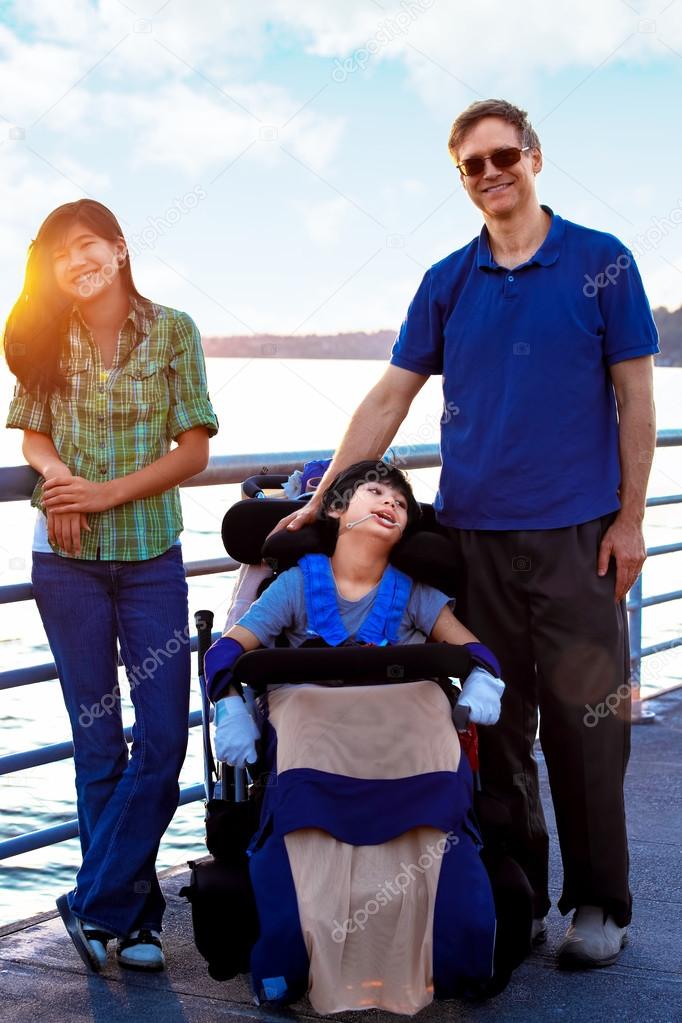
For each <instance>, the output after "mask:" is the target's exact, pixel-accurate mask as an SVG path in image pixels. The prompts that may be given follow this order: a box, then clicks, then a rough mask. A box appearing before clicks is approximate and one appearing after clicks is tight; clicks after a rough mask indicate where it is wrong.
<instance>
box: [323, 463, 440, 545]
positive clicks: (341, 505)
mask: <svg viewBox="0 0 682 1023" xmlns="http://www.w3.org/2000/svg"><path fill="white" fill-rule="evenodd" d="M362 483H385V484H386V486H389V487H392V488H393V490H396V491H397V492H398V493H399V494H402V496H403V497H404V498H405V500H406V502H407V526H406V527H405V534H404V535H407V534H408V533H409V532H411V530H412V529H413V528H414V526H415V525H416V523H417V522H418V521H419V519H420V518H421V508H420V507H419V502H418V501H417V499H416V497H415V496H414V494H413V493H412V487H411V486H410V483H409V481H408V479H407V477H406V475H405V473H404V472H402V471H401V470H400V469H397V468H396V467H395V466H394V465H389V464H388V463H387V462H384V461H382V460H381V459H380V460H379V461H377V460H376V459H373V458H368V459H366V460H365V461H364V462H356V463H355V464H354V465H349V466H348V468H347V469H344V470H343V471H342V472H340V473H339V474H338V476H336V477H335V478H334V479H333V480H332V482H331V483H330V484H329V487H328V488H327V489H326V490H325V492H324V495H323V497H322V506H321V509H320V519H323V520H326V521H327V522H330V523H334V525H337V523H336V520H335V519H334V518H333V517H330V515H329V512H330V511H335V512H343V511H345V510H346V508H347V507H348V505H349V504H350V502H351V498H352V497H353V495H354V493H355V491H356V490H357V489H358V487H359V486H360V485H361V484H362Z"/></svg>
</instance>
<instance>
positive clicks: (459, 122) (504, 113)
mask: <svg viewBox="0 0 682 1023" xmlns="http://www.w3.org/2000/svg"><path fill="white" fill-rule="evenodd" d="M484 117H499V118H500V119H501V120H503V121H506V122H507V124H512V125H513V126H514V127H515V128H516V130H517V132H518V134H519V143H520V145H521V147H522V148H524V147H525V146H532V148H533V149H540V139H539V138H538V136H537V134H536V132H535V129H534V128H533V125H532V124H531V123H530V121H529V120H528V114H527V113H526V111H525V110H521V108H520V107H515V106H514V104H513V103H507V101H506V100H504V99H482V100H477V102H476V103H472V104H471V106H468V107H467V108H466V110H463V111H462V113H461V114H460V115H459V117H457V118H456V119H455V122H454V124H453V125H452V128H451V130H450V138H449V139H448V149H449V150H450V155H451V156H452V158H453V160H454V161H455V163H457V160H458V158H459V157H458V154H459V149H460V146H461V145H462V142H463V141H464V139H465V137H466V136H467V135H468V134H469V132H470V131H471V129H472V128H473V127H474V125H475V124H478V122H479V121H481V120H483V118H484Z"/></svg>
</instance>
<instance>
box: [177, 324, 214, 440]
mask: <svg viewBox="0 0 682 1023" xmlns="http://www.w3.org/2000/svg"><path fill="white" fill-rule="evenodd" d="M169 386H170V409H169V413H168V435H169V436H170V437H171V438H173V439H174V438H176V437H178V436H179V435H180V434H181V433H185V431H186V430H191V429H193V428H194V427H195V426H205V427H206V429H207V430H208V435H209V437H213V436H214V435H215V434H216V433H217V432H218V420H217V418H216V414H215V412H214V411H213V406H212V405H211V401H210V398H209V396H208V390H207V384H206V363H205V361H204V352H203V348H202V347H201V335H200V334H199V331H198V329H197V326H196V324H195V323H194V321H193V320H192V319H191V318H190V317H189V316H188V315H187V314H186V313H182V314H180V315H179V316H178V318H177V319H176V321H175V325H174V328H173V355H172V358H171V363H170V377H169Z"/></svg>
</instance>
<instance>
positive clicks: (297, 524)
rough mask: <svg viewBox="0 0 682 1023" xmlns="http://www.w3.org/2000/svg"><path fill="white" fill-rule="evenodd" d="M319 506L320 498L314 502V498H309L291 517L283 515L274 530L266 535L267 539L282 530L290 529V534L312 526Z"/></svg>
mask: <svg viewBox="0 0 682 1023" xmlns="http://www.w3.org/2000/svg"><path fill="white" fill-rule="evenodd" d="M321 504H322V500H321V498H319V499H318V500H316V499H315V498H314V497H311V499H310V500H309V501H306V503H305V504H304V505H301V507H300V509H299V510H298V511H295V512H292V513H291V515H285V516H284V518H283V519H280V521H279V522H278V523H277V525H276V526H275V528H274V529H272V530H271V531H270V532H269V533H268V537H270V536H272V535H273V534H274V533H279V532H280V530H282V529H290V530H291V531H292V532H295V531H296V530H298V529H302V528H303V526H310V525H312V524H313V522H315V520H316V519H317V515H318V512H319V510H320V507H321ZM266 539H267V537H266Z"/></svg>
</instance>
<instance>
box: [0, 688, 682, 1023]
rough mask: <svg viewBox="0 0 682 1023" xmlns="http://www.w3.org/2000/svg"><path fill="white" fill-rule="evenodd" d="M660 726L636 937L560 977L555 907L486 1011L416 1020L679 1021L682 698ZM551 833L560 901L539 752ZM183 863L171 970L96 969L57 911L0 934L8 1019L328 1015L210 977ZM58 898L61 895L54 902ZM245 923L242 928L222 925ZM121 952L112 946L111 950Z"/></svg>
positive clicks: (362, 1016)
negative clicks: (260, 1002) (543, 939)
mask: <svg viewBox="0 0 682 1023" xmlns="http://www.w3.org/2000/svg"><path fill="white" fill-rule="evenodd" d="M647 706H648V707H649V708H650V709H653V710H655V711H656V714H657V716H658V720H657V722H656V723H655V724H652V725H647V726H639V727H636V728H633V743H632V757H631V760H630V767H629V770H628V777H627V782H626V798H627V808H628V826H629V834H630V850H631V857H632V890H633V895H634V901H635V907H634V920H633V923H632V926H631V928H630V941H629V944H628V946H627V947H626V948H625V949H624V951H623V953H622V954H621V956H620V958H619V960H618V962H617V963H616V964H615V965H614V966H611V967H608V968H607V969H602V970H592V971H585V972H579V973H566V972H562V971H560V970H558V969H557V968H556V965H555V961H554V950H555V948H556V946H557V945H558V943H559V941H560V939H561V937H562V935H563V933H564V930H565V927H566V925H567V920H565V919H563V918H562V917H561V916H560V915H559V914H558V912H557V911H556V909H553V910H552V912H551V914H550V917H549V940H548V942H547V944H546V945H545V946H543V947H541V948H540V949H539V950H537V951H535V952H533V954H532V955H531V957H530V958H529V959H528V960H527V961H526V962H525V963H524V964H523V965H522V966H521V967H520V968H519V969H518V970H517V971H516V973H515V974H514V976H513V978H512V980H511V983H510V984H509V986H508V987H507V989H506V990H505V991H504V992H503V993H502V994H501V995H499V996H498V997H497V998H494V999H492V1000H491V1001H489V1002H486V1003H483V1004H480V1005H466V1004H463V1003H461V1002H434V1003H433V1004H432V1005H431V1006H429V1007H427V1008H426V1009H424V1010H423V1011H422V1012H421V1013H420V1014H419V1015H418V1016H417V1017H413V1018H415V1019H416V1020H418V1023H435V1021H441V1020H443V1021H445V1020H447V1021H453V1023H459V1021H460V1020H462V1021H472V1023H479V1021H480V1023H535V1021H538V1023H554V1021H556V1023H634V1021H637V1023H642V1021H645V1023H681V1021H682V954H681V952H682V863H681V856H680V853H681V850H682V692H680V691H678V692H675V693H670V694H668V695H667V696H663V697H660V698H659V699H657V700H655V701H650V703H649V704H648V705H647ZM538 758H539V760H540V767H541V773H542V779H543V795H544V803H545V808H546V812H547V817H548V823H549V825H550V829H551V832H552V863H551V876H552V879H553V886H552V895H553V897H554V898H557V897H558V894H559V885H560V879H561V863H560V859H559V853H558V846H557V841H556V832H555V830H554V820H553V816H552V812H551V800H550V798H549V790H548V786H547V777H546V771H545V768H544V763H543V761H542V755H541V753H538ZM187 876H188V873H187V870H186V868H177V869H176V870H174V871H171V872H169V873H168V874H166V876H165V878H164V881H163V884H164V890H165V893H166V898H167V900H168V912H167V915H166V918H165V930H164V948H165V952H166V959H167V963H168V970H167V972H165V973H162V974H153V975H149V976H147V975H144V974H140V973H134V972H131V971H125V970H122V969H120V968H119V967H118V966H117V964H116V962H115V959H114V958H113V955H112V954H111V953H110V961H109V963H108V965H107V967H106V969H105V970H104V971H103V972H102V973H101V974H99V975H94V974H89V973H88V972H87V971H86V968H85V966H84V965H83V964H82V963H81V960H80V959H79V958H78V955H77V954H76V951H75V949H74V948H73V946H72V944H71V942H70V940H69V938H68V937H67V935H66V931H65V930H64V927H63V925H62V923H61V920H60V919H59V918H58V917H57V915H56V911H55V913H54V914H48V915H46V916H43V917H39V918H34V919H32V920H27V921H23V922H20V923H16V924H12V925H10V926H9V927H5V928H4V929H2V930H0V1020H8V1021H10V1020H11V1021H12V1023H39V1021H46V1023H81V1021H83V1023H85V1021H95V1023H119V1021H126V1023H127V1021H131V1020H136V1021H137V1020H140V1021H141V1023H217V1021H220V1020H226V1021H229V1020H254V1021H258V1020H260V1021H271V1020H275V1019H276V1020H299V1019H300V1020H306V1019H313V1018H315V1019H319V1018H320V1017H318V1016H317V1014H316V1013H315V1012H314V1011H313V1010H312V1009H311V1007H310V1005H309V1004H308V1003H307V1002H305V1001H303V1002H300V1003H298V1004H297V1005H296V1006H295V1007H294V1009H291V1010H288V1011H279V1012H278V1011H275V1010H271V1009H265V1008H258V1007H256V1006H255V1005H254V1004H253V998H252V994H251V990H250V987H249V983H248V978H247V977H240V978H237V979H236V980H233V981H229V982H227V983H218V982H216V981H214V980H211V978H210V977H209V976H208V974H207V972H206V968H205V964H204V961H203V960H202V959H201V957H200V956H199V954H198V952H197V951H196V948H195V947H194V941H193V937H192V924H191V916H190V909H189V905H188V903H187V902H186V901H185V900H184V899H183V898H181V897H180V896H179V895H178V892H179V890H180V888H181V887H182V886H183V884H185V883H186V882H187ZM59 894H61V893H60V892H55V896H57V895H59ZM225 925H226V927H232V928H233V927H238V926H239V921H238V920H234V921H226V923H225ZM111 948H113V946H110V949H111ZM333 1018H334V1019H338V1020H340V1021H341V1023H351V1021H354V1020H358V1021H360V1020H362V1021H363V1023H390V1021H394V1020H396V1019H399V1018H402V1019H405V1018H406V1017H397V1016H392V1015H391V1014H389V1013H385V1012H379V1011H377V1010H374V1009H372V1010H368V1011H366V1012H363V1013H350V1012H348V1013H340V1014H338V1015H336V1016H335V1017H333Z"/></svg>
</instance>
